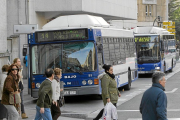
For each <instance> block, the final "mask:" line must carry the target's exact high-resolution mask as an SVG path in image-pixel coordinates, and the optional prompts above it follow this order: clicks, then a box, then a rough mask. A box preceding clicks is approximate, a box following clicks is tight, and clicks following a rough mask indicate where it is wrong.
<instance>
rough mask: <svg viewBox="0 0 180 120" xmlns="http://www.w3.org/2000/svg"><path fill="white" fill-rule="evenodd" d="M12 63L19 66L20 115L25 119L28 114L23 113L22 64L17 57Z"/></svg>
mask: <svg viewBox="0 0 180 120" xmlns="http://www.w3.org/2000/svg"><path fill="white" fill-rule="evenodd" d="M13 63H14V64H17V65H18V67H19V89H20V90H21V92H20V96H21V117H22V119H26V118H28V116H27V115H26V113H25V109H24V103H23V100H24V99H23V89H24V86H23V75H22V71H23V66H22V65H21V60H20V59H19V58H15V59H14V60H13Z"/></svg>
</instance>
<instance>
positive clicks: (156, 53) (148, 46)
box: [133, 27, 176, 74]
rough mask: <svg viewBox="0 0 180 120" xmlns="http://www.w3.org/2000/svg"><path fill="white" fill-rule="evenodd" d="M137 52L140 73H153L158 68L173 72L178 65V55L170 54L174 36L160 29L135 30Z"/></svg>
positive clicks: (142, 28)
mask: <svg viewBox="0 0 180 120" xmlns="http://www.w3.org/2000/svg"><path fill="white" fill-rule="evenodd" d="M133 31H134V35H135V42H136V50H137V62H138V69H139V71H138V73H139V74H145V73H153V72H154V71H155V70H156V68H160V70H161V71H163V72H166V71H171V72H172V70H173V68H174V67H175V65H176V54H172V52H169V48H170V46H171V44H174V42H173V41H174V35H173V34H170V33H169V32H168V31H167V30H165V29H162V28H158V27H137V28H135V29H133Z"/></svg>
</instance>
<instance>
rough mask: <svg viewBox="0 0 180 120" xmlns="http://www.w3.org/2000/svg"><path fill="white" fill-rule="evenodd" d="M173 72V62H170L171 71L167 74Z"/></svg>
mask: <svg viewBox="0 0 180 120" xmlns="http://www.w3.org/2000/svg"><path fill="white" fill-rule="evenodd" d="M172 71H173V60H172V62H171V69H170V70H169V72H172Z"/></svg>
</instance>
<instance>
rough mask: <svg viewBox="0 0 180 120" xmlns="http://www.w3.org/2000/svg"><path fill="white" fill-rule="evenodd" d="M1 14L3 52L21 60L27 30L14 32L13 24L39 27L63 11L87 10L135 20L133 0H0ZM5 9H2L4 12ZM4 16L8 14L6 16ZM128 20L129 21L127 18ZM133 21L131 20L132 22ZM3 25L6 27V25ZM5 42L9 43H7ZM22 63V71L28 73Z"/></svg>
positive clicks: (97, 13)
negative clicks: (0, 2)
mask: <svg viewBox="0 0 180 120" xmlns="http://www.w3.org/2000/svg"><path fill="white" fill-rule="evenodd" d="M0 1H3V5H2V4H1V5H0V6H2V7H0V9H1V11H0V16H1V17H3V23H0V25H3V27H4V28H3V27H2V28H1V27H0V31H1V32H3V35H2V34H0V40H2V41H3V42H0V44H1V46H3V47H4V48H0V50H1V51H2V52H3V53H6V51H8V52H9V53H10V55H9V57H8V58H9V60H10V62H11V63H12V61H13V59H14V58H16V57H18V58H20V59H21V61H23V59H24V56H22V48H23V46H26V45H27V34H15V33H14V25H26V24H37V25H38V29H41V28H42V26H43V25H45V24H46V23H47V22H49V21H51V20H52V19H54V18H56V17H59V16H63V15H74V14H89V15H95V16H101V17H103V18H104V19H105V20H107V21H111V20H136V19H137V13H136V11H137V1H136V0H90V1H89V0H0ZM3 11H4V12H3ZM6 16H7V17H6ZM129 23H130V22H129ZM132 24H134V23H132ZM5 28H6V29H5ZM6 46H8V47H6ZM22 64H23V66H24V70H23V75H24V78H26V76H27V68H26V67H25V64H24V63H23V62H22Z"/></svg>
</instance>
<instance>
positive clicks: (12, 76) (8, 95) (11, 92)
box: [1, 64, 21, 120]
mask: <svg viewBox="0 0 180 120" xmlns="http://www.w3.org/2000/svg"><path fill="white" fill-rule="evenodd" d="M18 72H19V68H18V66H17V65H15V64H12V65H10V66H9V69H8V74H7V75H8V76H7V77H6V80H5V82H4V87H3V94H2V101H1V103H2V104H4V106H5V107H6V108H7V110H8V120H18V117H19V114H18V111H17V109H16V108H18V107H19V103H20V99H21V98H20V95H19V87H18V82H19V75H18ZM13 99H14V100H13ZM15 107H16V108H15Z"/></svg>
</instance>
